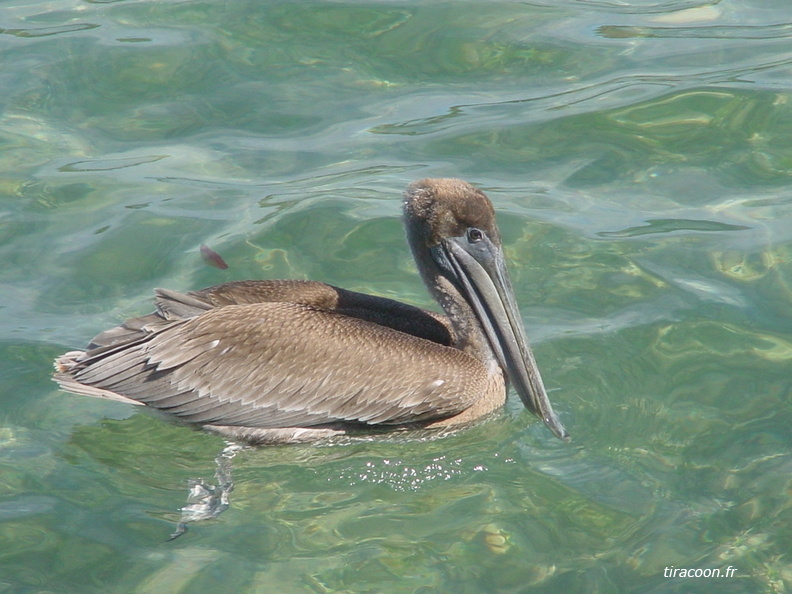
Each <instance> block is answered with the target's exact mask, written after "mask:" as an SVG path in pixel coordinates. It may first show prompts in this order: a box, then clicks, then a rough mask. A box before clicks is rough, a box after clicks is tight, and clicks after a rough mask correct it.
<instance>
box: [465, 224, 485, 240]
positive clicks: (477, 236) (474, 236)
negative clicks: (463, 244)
mask: <svg viewBox="0 0 792 594" xmlns="http://www.w3.org/2000/svg"><path fill="white" fill-rule="evenodd" d="M482 239H484V231H482V230H481V229H477V228H476V227H471V228H470V229H468V230H467V240H468V242H470V243H478V242H479V241H481V240H482Z"/></svg>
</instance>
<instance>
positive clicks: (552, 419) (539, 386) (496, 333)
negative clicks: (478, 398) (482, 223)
mask: <svg viewBox="0 0 792 594" xmlns="http://www.w3.org/2000/svg"><path fill="white" fill-rule="evenodd" d="M437 247H438V248H440V249H442V251H443V252H444V254H443V255H444V256H445V260H446V261H447V262H448V263H449V264H450V268H451V270H450V272H452V274H453V275H454V276H455V277H456V278H455V280H456V281H457V286H459V287H460V288H461V289H462V291H463V292H464V293H465V296H466V297H467V301H468V303H469V304H470V305H471V307H472V308H473V311H474V312H475V314H476V317H477V318H478V321H479V323H480V324H481V326H482V328H484V332H485V333H486V335H487V338H488V339H489V342H490V345H491V346H492V349H493V351H494V352H495V355H496V357H497V358H498V361H499V363H500V365H501V367H502V368H503V369H505V370H506V374H507V375H508V377H509V381H510V382H511V384H512V385H513V386H514V389H515V390H516V392H517V394H519V396H520V399H522V401H523V404H525V406H526V408H528V410H530V411H531V412H533V413H534V414H536V415H537V416H538V417H540V418H541V419H542V420H543V421H544V422H545V425H547V426H548V427H549V428H550V431H552V432H553V434H554V435H555V436H556V437H559V438H561V439H563V440H564V441H569V433H568V432H567V430H566V429H565V428H564V426H563V424H562V423H561V421H560V420H559V418H558V416H557V415H556V414H555V412H554V411H553V407H552V405H551V404H550V399H549V398H548V397H547V391H546V390H545V387H544V384H543V383H542V376H541V375H540V374H539V368H538V367H537V365H536V360H535V359H534V356H533V352H532V351H531V347H530V346H529V345H528V339H527V338H526V336H525V329H524V327H523V323H522V317H521V316H520V312H519V309H518V308H517V302H516V301H515V299H514V291H513V290H512V286H511V282H510V281H509V275H508V273H507V271H506V264H505V260H504V258H503V251H502V250H501V248H500V247H499V246H497V245H495V244H494V243H492V242H491V241H490V240H489V239H488V238H487V237H484V238H483V239H481V240H479V241H478V242H477V243H475V244H471V243H470V241H469V240H468V239H467V238H466V237H451V238H447V239H445V240H444V241H443V242H442V243H441V244H440V246H437Z"/></svg>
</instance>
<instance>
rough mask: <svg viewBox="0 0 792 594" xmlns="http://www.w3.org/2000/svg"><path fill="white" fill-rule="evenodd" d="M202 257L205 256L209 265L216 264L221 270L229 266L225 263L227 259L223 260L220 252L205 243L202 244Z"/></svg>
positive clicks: (205, 260) (204, 258)
mask: <svg viewBox="0 0 792 594" xmlns="http://www.w3.org/2000/svg"><path fill="white" fill-rule="evenodd" d="M201 257H202V258H203V260H204V262H206V263H207V264H209V266H214V267H215V268H219V269H220V270H225V269H226V268H228V264H226V263H225V260H223V258H222V257H221V256H220V254H218V253H217V252H216V251H214V250H213V249H211V248H210V247H209V246H208V245H206V244H205V243H202V244H201Z"/></svg>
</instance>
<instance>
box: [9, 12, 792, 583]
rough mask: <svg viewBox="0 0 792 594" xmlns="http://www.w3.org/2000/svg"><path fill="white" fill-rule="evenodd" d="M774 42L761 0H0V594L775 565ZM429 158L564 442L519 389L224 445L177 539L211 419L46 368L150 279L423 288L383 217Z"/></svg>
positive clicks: (785, 255) (787, 330)
mask: <svg viewBox="0 0 792 594" xmlns="http://www.w3.org/2000/svg"><path fill="white" fill-rule="evenodd" d="M791 40H792V7H790V6H789V4H788V2H786V1H785V0H774V1H773V0H723V1H721V2H715V3H713V2H702V1H699V0H676V1H675V0H667V1H661V0H640V1H639V0H633V1H630V2H578V1H574V0H561V1H552V2H551V1H545V0H535V1H531V2H527V3H507V2H486V3H482V2H363V1H361V2H291V3H290V2H251V1H247V2H245V1H240V2H216V1H205V2H200V1H197V2H187V3H179V2H153V1H151V2H143V1H133V0H128V1H117V2H112V1H110V2H99V1H96V2H84V1H78V0H72V1H64V0H52V1H48V2H34V1H30V2H17V3H13V4H9V3H6V5H4V7H3V9H2V11H0V52H2V53H1V58H0V59H2V63H3V68H2V72H1V73H0V89H2V90H0V106H1V108H2V111H1V112H0V144H1V145H2V152H0V205H1V206H0V258H2V265H1V266H0V296H1V297H0V361H1V362H0V398H1V399H2V400H0V413H2V414H0V419H1V420H0V476H2V480H0V591H10V592H80V593H84V592H215V591H231V592H319V593H324V592H410V593H411V592H434V591H438V592H443V591H447V592H459V593H462V594H465V593H483V592H545V591H546V592H562V591H563V592H587V591H591V592H693V591H695V592H758V591H769V592H784V591H787V590H789V589H790V588H792V561H791V560H790V556H789V551H790V550H791V549H792V529H790V526H792V511H791V510H792V479H791V478H790V477H792V456H791V455H790V453H791V451H792V430H790V427H792V400H791V395H790V394H791V390H790V381H791V380H790V377H792V373H791V372H792V363H790V361H791V360H792V317H790V311H791V310H792V308H791V307H790V305H792V83H790V81H791V80H792V76H791V75H792V50H790V47H791V46H790V41H791ZM428 176H454V177H462V178H464V179H467V180H469V181H471V182H474V183H476V184H477V185H479V186H480V187H482V188H483V189H484V190H485V191H486V192H487V193H488V194H489V195H490V197H491V198H492V199H493V201H494V203H495V205H496V209H497V211H498V217H499V221H500V226H501V230H502V233H503V236H504V241H505V244H506V251H507V256H508V258H509V260H510V263H509V264H510V269H511V274H512V280H513V282H514V285H515V290H516V292H517V296H518V300H519V302H520V304H521V307H522V312H523V316H524V319H525V323H526V327H527V329H528V334H529V337H530V338H531V339H532V342H533V344H534V347H535V351H536V356H537V359H538V362H539V365H540V367H541V369H542V372H543V375H544V377H545V381H546V383H547V386H548V388H549V389H550V391H551V398H552V399H553V402H554V404H555V407H556V409H557V411H558V412H559V414H560V416H561V418H562V419H563V421H564V423H565V425H566V426H567V428H568V429H569V430H570V431H571V433H572V437H573V440H572V442H571V444H568V445H567V444H564V443H562V442H560V441H558V440H556V439H555V438H553V437H552V436H551V435H550V434H549V432H548V431H547V430H546V429H545V428H544V427H543V426H541V425H540V424H538V423H537V422H536V420H535V419H534V418H533V417H532V416H531V415H530V414H529V413H528V412H526V411H525V410H524V409H523V407H522V405H521V404H520V402H519V400H518V399H516V398H514V399H512V400H511V401H510V402H509V403H508V405H507V407H506V408H505V410H504V411H503V412H502V413H501V414H498V415H496V416H495V417H494V418H492V419H489V420H488V421H486V422H484V423H481V424H480V425H477V426H475V427H473V428H471V429H470V430H467V431H464V432H459V433H456V434H453V435H450V436H447V437H445V438H443V439H437V440H429V441H425V440H415V439H414V440H394V439H390V440H388V439H384V440H383V439H375V440H358V441H354V442H351V443H345V444H335V445H326V446H323V447H307V446H296V447H283V448H269V449H262V450H255V451H243V452H241V453H238V454H237V455H236V457H235V458H234V459H233V461H232V466H233V469H232V474H233V479H234V483H235V489H234V491H233V493H232V494H231V505H230V508H229V509H228V510H227V511H226V512H225V513H223V514H222V515H220V516H219V518H218V519H216V520H213V521H208V522H203V523H197V524H194V525H193V526H192V527H191V528H190V530H189V531H188V532H187V534H185V535H183V536H181V537H180V538H178V539H176V540H174V541H170V542H168V541H167V538H168V535H169V534H170V533H171V532H172V531H173V530H174V527H175V524H176V522H178V520H179V519H180V512H179V509H180V508H181V507H182V506H184V505H185V502H186V497H187V486H188V481H190V480H197V479H201V478H203V479H205V480H207V481H209V482H211V481H212V478H213V475H214V473H215V457H216V456H217V455H218V454H219V453H220V451H221V450H222V448H223V446H224V443H223V442H222V440H220V439H218V438H216V437H213V436H209V435H205V434H202V433H199V432H194V431H191V430H190V429H188V428H185V427H181V426H177V425H173V424H170V423H167V422H165V421H163V420H162V419H160V418H157V417H154V416H152V415H148V414H146V413H143V412H141V411H139V410H138V409H134V410H133V409H132V408H131V407H127V406H124V405H120V404H115V403H106V402H100V401H94V400H91V399H86V398H79V397H74V396H70V395H67V394H64V393H62V392H60V391H59V390H57V389H56V387H55V385H54V384H53V383H52V382H51V381H50V379H49V376H50V373H51V361H52V359H53V357H54V356H56V355H58V354H59V353H61V352H63V351H65V350H69V349H73V348H76V347H81V346H83V345H84V344H85V343H86V341H87V340H88V339H89V338H90V337H91V336H93V335H94V334H96V333H97V332H98V331H100V330H102V329H104V328H106V327H108V326H110V325H114V324H116V323H118V322H119V321H120V320H122V319H123V318H124V317H128V316H131V315H138V314H142V313H145V312H147V311H149V310H150V308H151V301H150V298H151V295H152V291H153V289H154V287H159V286H165V287H170V288H174V289H181V290H187V289H197V288H201V287H205V286H208V285H212V284H216V283H219V282H224V281H228V280H235V279H245V278H310V279H316V280H322V281H325V282H329V283H332V284H336V285H340V286H343V287H346V288H349V289H353V290H360V291H366V292H370V293H375V294H378V295H385V296H389V297H394V298H398V299H401V300H404V301H408V302H410V303H414V304H417V305H421V306H430V305H431V301H430V299H429V297H428V296H427V294H426V292H425V290H424V288H423V287H422V285H421V284H420V281H419V279H418V278H417V276H416V273H415V267H414V265H413V263H412V261H411V259H410V256H409V252H408V249H407V247H406V245H405V243H404V239H403V233H402V230H401V224H400V220H399V215H400V213H399V210H400V194H401V192H402V190H403V188H404V186H405V185H406V184H407V183H409V182H410V181H412V180H414V179H418V178H421V177H428ZM203 244H206V245H208V246H209V247H210V248H211V249H213V250H215V251H216V252H217V253H219V254H220V255H221V256H222V257H223V259H224V260H225V261H226V262H227V263H228V265H229V267H228V269H226V270H221V269H218V268H216V267H212V266H209V265H207V264H206V263H205V262H204V260H203V259H202V257H201V251H200V246H201V245H203ZM672 566H673V567H674V568H690V569H701V570H712V569H720V570H721V571H725V569H726V568H727V567H729V566H732V567H734V568H736V570H737V571H736V573H734V574H733V576H732V577H729V578H725V577H723V578H718V579H715V578H709V579H707V578H703V577H702V578H683V577H679V576H677V577H666V576H665V575H664V574H665V573H666V568H671V567H672Z"/></svg>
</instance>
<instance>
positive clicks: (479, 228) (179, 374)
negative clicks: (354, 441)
mask: <svg viewBox="0 0 792 594" xmlns="http://www.w3.org/2000/svg"><path fill="white" fill-rule="evenodd" d="M404 213H405V226H406V228H407V235H408V241H409V243H410V246H411V248H412V250H413V255H414V257H415V259H416V262H417V264H418V268H419V270H420V271H421V275H422V277H423V279H424V281H425V282H426V284H427V286H428V288H429V289H430V291H431V292H432V293H433V295H434V296H435V298H436V299H437V300H438V301H439V302H440V304H441V305H442V306H443V309H444V310H445V312H446V316H442V315H439V314H435V313H432V312H429V311H426V310H423V309H420V308H416V307H413V306H410V305H406V304H403V303H399V302H397V301H393V300H390V299H384V298H381V297H374V296H371V295H364V294H361V293H355V292H352V291H346V290H344V289H339V288H336V287H332V286H330V285H327V284H324V283H320V282H313V281H293V280H285V281H278V280H275V281H242V282H232V283H226V284H223V285H218V286H216V287H210V288H208V289H204V290H202V291H195V292H189V293H177V292H174V291H168V290H164V289H158V290H157V291H156V294H157V296H156V307H157V311H156V312H155V313H153V314H149V315H147V316H142V317H140V318H133V319H131V320H127V321H126V322H125V323H124V324H122V325H121V326H119V327H117V328H113V329H110V330H107V331H105V332H103V333H101V334H99V335H98V336H96V337H95V338H94V339H93V341H92V342H91V344H90V345H89V347H88V349H87V350H86V351H74V352H70V353H66V354H65V355H63V356H61V357H59V358H58V359H57V361H56V363H55V365H56V369H57V373H56V374H55V379H56V381H58V383H59V384H60V385H61V386H62V387H63V388H64V389H65V390H68V391H70V392H75V393H77V394H84V395H88V396H97V397H102V398H109V399H113V400H119V401H122V402H127V403H130V404H145V405H148V406H151V407H153V408H156V409H160V410H162V411H165V412H167V413H169V414H171V415H173V416H175V417H177V418H180V419H181V420H183V421H186V422H189V423H194V424H196V425H200V426H202V427H204V428H205V429H208V430H211V431H214V432H218V433H221V434H223V435H225V436H228V437H231V438H235V439H241V440H245V441H249V442H254V443H280V442H295V441H309V440H314V439H317V438H321V437H325V436H329V435H333V434H336V433H339V432H346V431H350V430H356V431H357V430H361V429H366V428H369V429H374V428H417V427H439V426H447V425H455V424H460V423H464V422H466V421H470V420H472V419H475V418H477V417H480V416H482V415H484V414H486V413H487V412H489V411H491V410H494V409H495V408H497V407H499V406H501V405H502V404H503V402H504V400H505V397H506V380H507V376H508V377H509V378H510V379H511V380H512V382H513V383H514V385H515V388H516V389H517V391H518V393H519V394H520V396H521V397H522V398H523V400H524V401H525V402H526V405H527V406H528V407H529V408H530V409H531V410H533V411H534V412H536V413H537V414H539V415H540V416H541V417H542V418H543V419H544V420H545V422H546V423H547V424H548V426H549V427H550V428H551V429H552V430H553V432H554V433H555V434H556V435H558V436H559V437H562V438H566V436H567V434H566V432H565V430H564V429H563V426H562V425H561V424H560V422H559V421H558V419H557V418H556V417H555V414H554V413H553V411H552V408H551V407H550V403H549V401H548V399H547V395H546V394H545V392H544V387H543V385H542V382H541V378H540V377H539V373H538V369H536V364H535V362H534V361H533V356H532V354H531V352H530V348H529V347H528V344H527V341H526V340H525V337H524V334H523V329H522V322H521V320H519V316H518V314H517V310H516V305H515V304H514V300H513V297H512V294H511V286H510V284H509V281H508V276H507V275H506V271H505V267H504V265H503V256H502V251H501V247H500V236H499V233H498V229H497V226H496V225H495V215H494V210H493V208H492V204H491V203H490V202H489V200H488V199H487V197H486V196H485V195H484V194H483V193H482V192H481V191H479V190H477V189H475V188H474V187H473V186H470V185H469V184H467V183H465V182H463V181H460V180H453V179H427V180H422V181H419V182H416V183H414V184H412V185H410V187H409V188H408V190H407V192H406V194H405V204H404Z"/></svg>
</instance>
